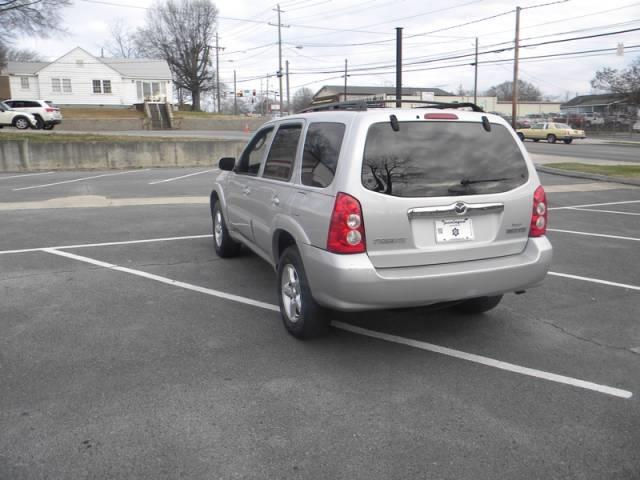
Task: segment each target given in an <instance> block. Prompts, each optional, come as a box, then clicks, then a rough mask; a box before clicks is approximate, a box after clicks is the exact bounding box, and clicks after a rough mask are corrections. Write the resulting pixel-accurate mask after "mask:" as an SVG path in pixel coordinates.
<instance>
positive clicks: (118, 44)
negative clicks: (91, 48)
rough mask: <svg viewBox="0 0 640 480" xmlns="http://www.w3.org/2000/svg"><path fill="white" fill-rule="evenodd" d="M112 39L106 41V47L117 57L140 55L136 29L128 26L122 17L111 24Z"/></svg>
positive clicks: (109, 52)
mask: <svg viewBox="0 0 640 480" xmlns="http://www.w3.org/2000/svg"><path fill="white" fill-rule="evenodd" d="M109 34H110V36H111V37H110V39H109V40H108V41H107V42H105V44H104V49H105V50H106V51H107V53H108V54H109V55H110V56H112V57H116V58H137V57H139V56H140V54H139V52H138V48H137V45H136V44H137V43H140V42H136V32H135V30H133V29H131V28H129V27H127V24H126V22H125V21H124V20H123V19H122V18H117V19H115V20H114V21H113V22H112V23H111V24H110V25H109Z"/></svg>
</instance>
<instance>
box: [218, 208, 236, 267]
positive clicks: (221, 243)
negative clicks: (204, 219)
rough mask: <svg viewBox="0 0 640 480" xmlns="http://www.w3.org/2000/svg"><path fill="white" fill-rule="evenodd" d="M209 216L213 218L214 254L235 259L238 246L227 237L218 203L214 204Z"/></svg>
mask: <svg viewBox="0 0 640 480" xmlns="http://www.w3.org/2000/svg"><path fill="white" fill-rule="evenodd" d="M211 215H212V217H213V246H214V247H215V249H216V253H217V254H218V256H219V257H221V258H230V257H235V256H236V255H237V254H238V252H239V251H240V244H239V243H238V242H236V241H235V240H234V239H233V238H231V236H230V235H229V231H228V230H227V225H226V223H225V220H224V216H223V215H222V210H221V208H220V202H216V203H215V204H214V206H213V208H212V209H211Z"/></svg>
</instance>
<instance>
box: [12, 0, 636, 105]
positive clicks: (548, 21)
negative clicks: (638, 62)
mask: <svg viewBox="0 0 640 480" xmlns="http://www.w3.org/2000/svg"><path fill="white" fill-rule="evenodd" d="M100 1H102V0H100ZM100 1H98V0H75V4H74V5H73V6H71V7H68V8H66V9H65V10H64V11H63V27H64V28H66V29H67V31H68V33H67V34H66V35H60V36H56V37H53V38H49V39H36V38H24V39H21V40H19V41H18V42H16V44H18V45H20V46H21V47H24V48H32V49H34V50H37V51H38V52H40V53H41V55H43V56H44V57H45V58H46V59H47V60H53V59H55V58H57V57H59V56H60V55H63V54H64V53H66V52H67V51H69V50H71V49H72V48H74V47H76V46H80V47H83V48H84V49H86V50H88V51H89V52H91V53H93V54H95V55H100V47H101V46H102V45H104V42H106V41H107V40H108V39H109V25H110V23H111V22H113V21H115V20H117V19H123V20H124V22H125V23H126V24H127V25H128V26H130V27H131V28H132V29H135V28H136V27H139V26H142V25H144V22H145V15H146V14H147V10H148V8H150V7H151V6H152V5H153V1H152V0H104V3H100ZM553 1H554V0H522V1H519V2H514V1H508V0H444V1H439V2H427V1H424V0H391V1H389V0H285V1H282V2H280V5H281V8H282V10H283V13H282V23H283V24H285V25H289V26H288V27H287V28H283V29H282V41H283V48H282V55H283V64H284V61H285V60H289V69H290V74H291V76H290V84H291V88H292V92H293V91H295V90H297V89H298V88H300V87H302V86H306V87H308V88H311V89H312V90H313V91H314V92H315V91H316V90H318V89H319V88H320V87H321V86H322V85H328V84H334V85H335V84H339V85H341V84H342V83H343V82H344V80H343V78H342V73H341V72H342V70H343V69H344V61H345V59H347V60H348V65H349V73H350V74H351V76H350V77H349V78H348V83H349V84H350V85H368V86H371V85H376V86H384V85H395V73H394V69H393V68H392V67H391V68H388V67H387V68H380V69H378V70H376V71H373V72H372V71H366V70H363V69H366V68H370V67H385V66H392V65H394V63H395V27H403V28H404V49H403V52H404V53H403V55H404V62H405V63H412V65H406V66H405V67H404V74H403V84H404V86H409V87H440V88H443V89H445V90H449V91H457V90H458V87H459V86H460V85H462V87H463V88H465V89H472V88H473V67H472V66H470V65H469V63H471V62H472V61H473V59H472V58H471V57H463V58H457V59H449V60H444V61H439V62H433V60H434V59H436V58H442V57H453V56H459V55H465V54H470V53H472V52H473V49H474V42H475V37H478V39H479V45H480V47H479V50H480V52H483V51H486V50H496V49H499V48H509V47H512V46H513V38H514V28H515V13H513V12H511V11H512V10H514V9H515V7H516V6H518V5H519V6H521V7H523V10H522V11H521V17H520V28H521V39H522V40H521V45H529V44H535V43H540V42H548V41H553V40H559V39H565V38H572V37H583V36H590V35H597V34H601V33H607V32H616V31H620V30H630V29H638V28H640V2H634V1H631V0H609V1H607V2H603V1H597V0H569V1H566V2H564V3H556V4H553V5H547V6H540V7H536V8H527V7H534V6H536V5H542V4H547V3H551V2H553ZM106 3H110V4H111V5H106ZM215 4H216V6H217V7H218V10H219V17H220V18H219V21H218V31H219V35H220V46H221V47H224V50H223V51H222V52H221V55H220V70H221V78H222V80H223V81H224V82H227V83H229V84H231V85H232V83H233V70H234V69H235V70H236V72H237V78H238V80H240V82H239V84H238V88H239V89H240V88H244V89H253V88H256V89H259V88H260V85H261V81H260V80H258V79H253V78H254V77H258V76H266V75H267V74H274V73H275V72H276V71H277V69H278V46H277V41H278V29H277V28H276V27H274V26H271V25H269V22H271V23H277V13H276V12H275V11H274V10H273V9H274V8H275V5H276V4H275V3H273V4H269V3H266V2H264V3H262V2H256V1H248V0H218V1H216V2H215ZM494 15H495V16H496V17H495V18H493V19H490V20H485V21H477V22H476V20H480V19H483V18H486V17H490V16H494ZM247 20H251V21H247ZM466 22H472V23H470V24H469V25H462V26H460V25H461V24H463V23H466ZM449 27H454V28H449ZM619 43H623V44H624V46H625V51H624V55H623V56H618V55H616V52H615V49H616V47H617V45H618V44H619ZM633 45H640V30H637V31H632V32H628V33H623V34H616V35H610V36H602V37H596V38H591V39H582V40H577V41H569V42H563V43H556V44H549V45H539V46H534V47H529V48H523V49H521V51H520V57H521V59H522V61H521V64H520V74H521V76H520V78H522V79H523V80H526V81H528V82H531V83H533V84H535V85H536V86H538V87H539V88H540V89H541V90H542V92H543V94H545V95H550V96H557V97H558V98H560V99H562V100H564V99H565V98H567V97H569V98H570V97H573V96H574V95H576V94H587V93H591V87H590V84H589V81H590V80H591V79H592V78H593V75H594V73H595V72H596V70H598V69H600V68H602V67H611V68H618V69H619V68H625V67H627V66H629V64H630V63H631V61H632V60H633V59H634V58H637V57H639V56H640V48H638V47H636V48H635V49H634V48H631V47H632V46H633ZM600 49H611V51H609V52H591V53H580V54H576V55H573V56H568V57H555V58H554V57H551V58H543V59H529V60H527V57H534V56H544V55H553V54H567V53H572V52H585V51H589V50H600ZM500 59H506V60H509V61H507V62H504V63H497V64H496V63H494V64H482V63H481V64H480V68H479V82H478V83H479V85H478V90H479V91H480V92H482V91H484V90H485V89H487V88H489V87H491V86H492V85H496V84H499V83H501V82H504V81H508V80H511V79H512V75H513V62H512V59H513V51H512V50H509V51H506V52H501V53H488V54H484V55H480V62H482V61H495V60H500ZM425 62H427V63H425ZM460 64H462V65H460ZM442 67H448V68H442ZM427 68H429V69H430V70H425V69H427ZM411 70H422V71H411ZM337 71H340V72H337ZM355 74H357V76H356V75H355ZM269 82H270V85H269V89H273V87H274V85H275V82H276V79H275V78H271V79H270V80H269ZM265 87H266V80H262V88H265Z"/></svg>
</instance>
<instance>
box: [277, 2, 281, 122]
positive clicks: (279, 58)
mask: <svg viewBox="0 0 640 480" xmlns="http://www.w3.org/2000/svg"><path fill="white" fill-rule="evenodd" d="M276 11H277V12H278V80H279V81H280V115H282V23H281V22H280V12H281V10H280V4H278V8H277V9H276Z"/></svg>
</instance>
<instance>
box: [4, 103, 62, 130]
mask: <svg viewBox="0 0 640 480" xmlns="http://www.w3.org/2000/svg"><path fill="white" fill-rule="evenodd" d="M4 103H6V104H7V105H9V106H10V107H11V108H12V109H14V110H18V111H20V112H28V113H30V114H31V115H33V116H34V117H35V118H36V121H37V122H38V128H42V129H44V130H53V127H54V125H58V124H59V123H61V122H62V114H61V113H60V109H59V108H58V107H56V106H55V105H53V104H52V103H51V102H47V101H46V100H15V99H10V100H5V101H4Z"/></svg>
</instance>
